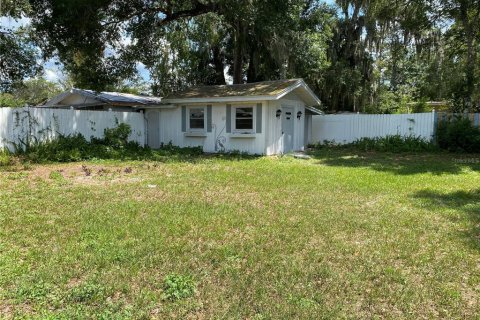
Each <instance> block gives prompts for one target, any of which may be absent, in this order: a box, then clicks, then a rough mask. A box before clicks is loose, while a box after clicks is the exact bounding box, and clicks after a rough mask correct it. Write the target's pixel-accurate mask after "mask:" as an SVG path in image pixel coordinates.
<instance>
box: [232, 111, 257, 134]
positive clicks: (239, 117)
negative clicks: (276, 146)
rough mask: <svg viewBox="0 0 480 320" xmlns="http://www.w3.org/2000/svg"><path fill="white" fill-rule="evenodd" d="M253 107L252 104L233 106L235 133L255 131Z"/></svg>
mask: <svg viewBox="0 0 480 320" xmlns="http://www.w3.org/2000/svg"><path fill="white" fill-rule="evenodd" d="M254 111H255V108H254V107H253V106H233V112H232V116H233V119H232V120H233V121H232V122H233V131H234V132H237V133H254V132H255V113H254Z"/></svg>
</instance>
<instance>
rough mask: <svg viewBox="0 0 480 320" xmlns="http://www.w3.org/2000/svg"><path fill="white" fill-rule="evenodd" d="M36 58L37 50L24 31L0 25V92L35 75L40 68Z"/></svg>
mask: <svg viewBox="0 0 480 320" xmlns="http://www.w3.org/2000/svg"><path fill="white" fill-rule="evenodd" d="M36 59H37V51H36V49H35V47H34V46H33V44H32V43H31V41H30V40H29V38H28V37H27V36H26V35H25V33H23V32H21V31H19V32H15V33H14V32H11V31H8V30H7V31H5V30H3V29H2V28H1V27H0V93H2V92H8V91H10V90H11V89H12V87H13V86H15V85H17V84H19V83H21V82H22V81H23V80H24V79H25V78H26V77H32V76H35V75H36V74H37V73H38V72H39V70H40V67H39V66H38V65H37V62H36Z"/></svg>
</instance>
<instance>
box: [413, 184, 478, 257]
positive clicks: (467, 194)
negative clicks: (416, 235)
mask: <svg viewBox="0 0 480 320" xmlns="http://www.w3.org/2000/svg"><path fill="white" fill-rule="evenodd" d="M413 197H414V198H416V199H421V200H425V201H426V204H427V206H428V208H429V209H430V210H432V211H437V210H438V209H441V208H449V209H456V210H459V211H461V212H463V213H464V214H466V217H467V218H468V220H469V224H470V226H471V227H470V228H469V229H467V230H464V231H460V232H461V235H462V237H463V238H465V240H466V241H467V242H468V243H469V244H470V245H472V246H473V247H474V248H475V249H477V250H480V188H479V189H476V190H471V191H465V190H458V191H454V192H450V193H440V192H438V191H432V190H422V191H419V192H417V193H415V194H414V195H413ZM451 219H452V220H454V222H457V221H458V218H457V217H452V218H451Z"/></svg>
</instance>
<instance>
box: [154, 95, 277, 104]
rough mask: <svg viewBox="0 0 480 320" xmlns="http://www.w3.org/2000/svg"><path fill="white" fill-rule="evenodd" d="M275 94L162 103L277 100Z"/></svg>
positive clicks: (176, 100) (186, 99) (170, 100)
mask: <svg viewBox="0 0 480 320" xmlns="http://www.w3.org/2000/svg"><path fill="white" fill-rule="evenodd" d="M277 99H278V98H277V97H276V96H234V97H210V98H181V99H175V98H173V99H165V100H163V102H164V103H167V104H169V103H171V104H182V103H186V104H188V103H222V102H254V101H265V100H277Z"/></svg>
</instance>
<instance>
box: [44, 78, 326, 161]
mask: <svg viewBox="0 0 480 320" xmlns="http://www.w3.org/2000/svg"><path fill="white" fill-rule="evenodd" d="M318 106H320V100H319V99H318V97H317V96H316V95H315V94H314V93H313V92H312V90H310V88H309V87H308V86H307V85H306V84H305V82H304V81H303V80H301V79H292V80H278V81H265V82H257V83H248V84H239V85H223V86H201V87H194V88H190V89H187V90H184V91H181V92H177V93H174V94H172V95H170V96H168V97H166V98H163V99H161V98H154V97H146V96H145V97H144V96H134V95H127V94H119V93H113V92H101V93H95V92H93V91H90V90H78V89H73V90H71V91H68V92H65V93H63V94H61V95H60V96H58V97H55V98H53V99H52V100H50V101H49V102H47V104H46V105H45V107H64V108H70V107H73V108H75V109H79V108H82V109H102V110H105V109H107V110H108V109H112V110H115V111H144V112H145V121H146V129H147V133H146V136H147V144H148V145H149V146H150V147H151V148H159V147H160V146H161V145H162V144H168V143H172V144H173V145H176V146H180V147H196V146H201V147H202V148H203V150H204V151H205V152H224V151H226V152H228V151H240V152H246V153H250V154H265V155H273V154H283V153H287V152H291V151H300V150H304V148H305V146H306V145H307V144H308V143H309V142H310V139H311V133H312V115H316V114H322V113H321V111H320V110H318V109H316V108H315V107H318Z"/></svg>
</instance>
